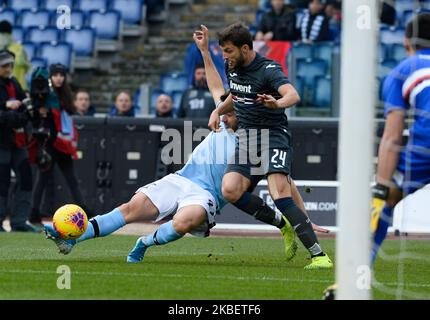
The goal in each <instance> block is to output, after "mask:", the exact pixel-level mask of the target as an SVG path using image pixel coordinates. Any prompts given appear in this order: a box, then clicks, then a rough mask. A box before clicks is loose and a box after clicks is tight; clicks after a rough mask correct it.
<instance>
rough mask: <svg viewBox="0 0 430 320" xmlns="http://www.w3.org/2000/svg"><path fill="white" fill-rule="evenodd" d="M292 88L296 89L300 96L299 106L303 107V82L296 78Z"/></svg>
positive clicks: (300, 78) (298, 77) (301, 79)
mask: <svg viewBox="0 0 430 320" xmlns="http://www.w3.org/2000/svg"><path fill="white" fill-rule="evenodd" d="M294 88H295V89H296V91H297V93H298V94H299V96H300V100H301V101H300V103H299V105H303V104H304V102H305V81H304V80H303V78H302V77H300V76H296V78H295V82H294Z"/></svg>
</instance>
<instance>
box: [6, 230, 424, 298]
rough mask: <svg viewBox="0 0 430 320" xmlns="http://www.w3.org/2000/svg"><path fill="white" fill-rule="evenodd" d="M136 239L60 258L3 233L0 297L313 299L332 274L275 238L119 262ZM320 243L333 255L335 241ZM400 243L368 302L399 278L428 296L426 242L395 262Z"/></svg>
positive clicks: (212, 241) (412, 243)
mask: <svg viewBox="0 0 430 320" xmlns="http://www.w3.org/2000/svg"><path fill="white" fill-rule="evenodd" d="M136 238H137V237H134V236H110V237H106V238H100V239H95V240H89V241H86V242H84V243H81V244H79V245H77V246H76V247H75V248H74V250H73V252H72V253H71V254H70V255H68V256H63V255H60V254H58V253H57V250H56V247H55V246H54V244H53V242H51V241H49V240H46V239H45V238H44V236H43V235H42V234H22V233H15V234H13V233H2V234H0V299H163V300H165V299H166V300H170V299H193V300H195V299H208V300H217V299H241V300H242V299H244V300H248V299H252V300H254V299H255V300H259V299H263V300H265V299H270V300H278V299H282V300H283V299H317V300H319V299H321V297H322V292H323V290H324V289H325V288H326V287H327V286H329V285H330V284H332V283H333V282H334V278H335V272H334V270H317V271H305V270H303V267H304V266H305V265H306V264H307V263H309V259H308V255H307V253H306V251H305V250H304V248H303V247H302V246H301V247H300V249H299V251H298V254H297V256H296V257H295V259H294V260H293V261H292V262H290V263H287V262H286V261H285V259H284V255H283V242H282V238H280V237H279V238H253V237H231V238H226V237H212V238H205V239H199V238H194V237H185V238H184V239H181V240H179V241H176V242H174V243H171V244H168V245H165V246H161V247H152V248H150V249H149V250H148V251H147V254H146V257H145V260H144V262H142V263H140V264H136V265H130V264H126V263H125V257H126V255H127V253H128V252H129V250H130V249H131V248H132V247H133V245H134V243H135V240H136ZM321 243H322V245H323V247H324V248H325V249H326V251H327V252H328V253H329V255H330V256H331V257H332V258H333V259H334V258H335V257H334V251H335V250H334V240H330V239H328V240H326V239H324V240H322V241H321ZM399 248H400V241H398V240H387V241H386V242H385V243H384V246H383V249H384V252H385V253H386V254H387V255H388V256H389V257H394V258H392V259H379V260H378V261H377V264H376V270H375V277H376V279H377V280H378V282H379V284H382V285H384V287H385V289H384V290H380V289H379V288H374V290H373V297H374V299H395V298H399V291H398V290H397V289H398V288H399V286H398V279H399V277H400V278H403V280H402V284H401V286H402V287H401V288H402V290H403V291H404V292H406V293H408V294H413V295H412V296H407V295H406V296H400V298H402V299H408V298H411V299H412V298H414V297H415V296H414V295H415V294H417V295H418V297H419V298H427V299H430V275H429V273H428V264H429V262H428V258H426V259H414V258H413V257H411V255H412V256H413V255H419V256H420V257H429V256H430V246H429V242H428V241H423V240H420V241H417V240H408V241H407V242H406V248H405V249H406V251H407V253H408V256H406V257H405V258H404V259H403V260H402V261H403V262H402V264H401V267H400V266H399V261H398V259H397V257H398V253H399ZM406 251H405V250H404V251H403V252H406ZM389 257H388V258H389ZM61 265H67V266H68V267H69V268H70V270H71V288H70V289H63V290H60V289H58V288H57V279H58V277H60V276H61V274H57V268H58V267H59V266H61ZM399 268H401V270H400V269H399ZM399 271H401V272H399ZM396 290H397V291H396ZM396 294H397V296H396Z"/></svg>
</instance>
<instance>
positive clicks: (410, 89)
mask: <svg viewBox="0 0 430 320" xmlns="http://www.w3.org/2000/svg"><path fill="white" fill-rule="evenodd" d="M404 44H405V48H406V51H407V53H408V55H409V57H408V58H407V59H405V60H403V61H402V62H400V64H399V65H398V66H397V67H395V68H394V69H393V70H392V71H391V73H390V74H389V75H388V76H387V78H386V80H385V81H384V85H383V99H384V103H385V111H384V113H385V117H386V122H385V127H384V134H383V136H382V140H381V143H380V146H379V154H378V168H377V173H376V185H375V186H374V187H373V190H372V192H373V202H372V229H373V230H372V231H373V232H374V244H373V248H372V256H371V259H372V263H373V262H374V261H375V258H376V255H377V252H378V249H379V247H380V246H381V244H382V242H383V240H384V239H385V236H386V234H387V229H388V226H389V224H390V222H391V219H392V216H393V209H394V207H395V205H396V204H397V203H398V202H399V201H400V200H401V199H402V198H403V197H404V196H407V195H408V194H411V193H413V192H415V191H416V190H418V189H420V188H422V187H423V186H425V185H426V184H428V183H430V14H429V13H421V14H419V15H417V16H415V17H414V18H413V19H412V20H411V21H410V22H409V23H408V24H407V26H406V34H405V41H404ZM408 111H413V112H412V114H413V115H414V123H413V125H412V126H411V127H410V130H409V138H408V143H407V145H406V147H405V148H404V149H403V150H401V148H400V146H401V144H402V134H403V129H404V120H405V117H406V113H407V112H408Z"/></svg>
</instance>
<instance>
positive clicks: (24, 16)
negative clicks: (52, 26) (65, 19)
mask: <svg viewBox="0 0 430 320" xmlns="http://www.w3.org/2000/svg"><path fill="white" fill-rule="evenodd" d="M50 18H51V13H50V12H49V11H48V10H23V11H22V12H21V23H20V25H21V27H23V28H24V29H26V28H30V27H39V26H49V21H50Z"/></svg>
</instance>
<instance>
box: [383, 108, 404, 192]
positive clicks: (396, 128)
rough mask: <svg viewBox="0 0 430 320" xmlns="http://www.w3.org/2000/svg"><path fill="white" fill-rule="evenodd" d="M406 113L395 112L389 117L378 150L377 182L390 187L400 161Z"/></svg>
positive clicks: (401, 111)
mask: <svg viewBox="0 0 430 320" xmlns="http://www.w3.org/2000/svg"><path fill="white" fill-rule="evenodd" d="M404 119H405V112H404V111H403V110H393V111H391V112H390V113H388V115H387V121H386V123H385V129H384V134H383V136H382V140H381V144H380V145H379V150H378V169H377V173H376V175H377V177H376V181H377V182H378V183H380V184H383V185H386V186H388V185H389V184H390V182H391V178H392V176H393V174H394V171H395V170H396V167H397V163H398V161H399V153H400V148H401V144H402V134H403V128H404Z"/></svg>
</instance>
